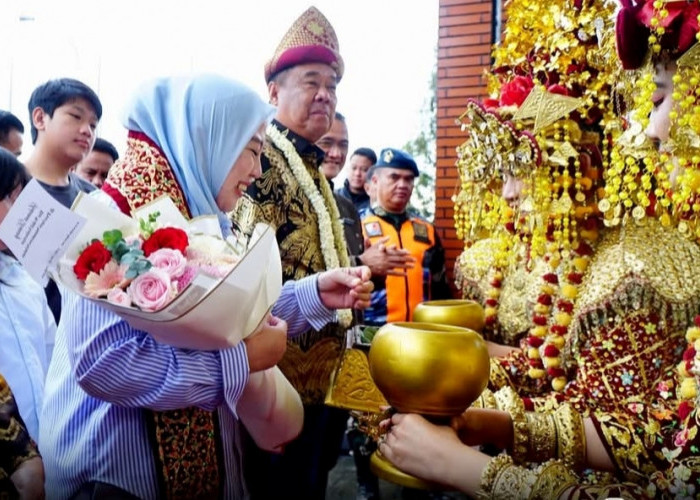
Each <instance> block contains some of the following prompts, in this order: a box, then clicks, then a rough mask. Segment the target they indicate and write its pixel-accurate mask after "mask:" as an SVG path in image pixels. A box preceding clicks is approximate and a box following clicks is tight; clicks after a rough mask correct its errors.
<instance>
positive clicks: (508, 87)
mask: <svg viewBox="0 0 700 500" xmlns="http://www.w3.org/2000/svg"><path fill="white" fill-rule="evenodd" d="M534 86H535V84H534V83H532V79H531V78H530V77H527V76H516V77H515V78H513V80H511V81H510V82H508V83H506V84H504V85H503V87H501V99H500V102H501V106H512V105H515V106H520V105H521V104H522V103H523V101H525V99H526V98H527V96H528V95H529V94H530V91H531V90H532V88H533V87H534Z"/></svg>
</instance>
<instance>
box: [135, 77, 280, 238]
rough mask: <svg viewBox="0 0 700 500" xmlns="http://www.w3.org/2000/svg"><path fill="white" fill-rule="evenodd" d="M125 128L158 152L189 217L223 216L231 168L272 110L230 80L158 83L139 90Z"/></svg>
mask: <svg viewBox="0 0 700 500" xmlns="http://www.w3.org/2000/svg"><path fill="white" fill-rule="evenodd" d="M128 110H129V111H128V114H127V116H126V120H125V123H124V125H125V126H126V127H127V128H128V129H129V130H134V131H137V132H143V133H144V134H146V135H147V136H148V137H149V138H150V139H151V140H152V141H153V142H155V143H156V144H157V145H158V146H159V147H160V149H161V150H162V151H163V153H165V156H166V157H167V159H168V162H169V163H170V166H171V167H172V169H173V172H174V174H175V177H176V178H177V181H178V182H179V183H180V186H181V187H182V190H183V191H184V193H185V198H186V200H187V205H188V206H189V209H190V212H191V213H192V216H193V217H197V216H200V215H212V214H214V215H217V216H218V218H219V223H220V224H221V228H222V230H223V231H224V235H228V234H230V233H231V224H230V221H229V220H228V218H227V217H226V214H225V213H224V212H222V211H221V210H220V209H219V207H218V206H217V205H216V196H217V195H218V194H219V191H220V190H221V188H222V186H223V185H224V181H225V180H226V177H227V176H228V174H229V172H230V171H231V167H233V164H234V163H235V161H236V160H237V159H238V157H239V156H240V154H241V153H242V152H243V150H244V148H245V146H246V145H247V144H248V142H249V141H250V139H251V138H252V137H253V134H255V132H256V131H257V129H258V128H259V127H260V125H262V124H263V122H265V123H268V122H269V121H270V120H271V119H272V116H273V114H274V112H275V108H274V107H273V106H271V105H269V104H267V103H265V102H264V101H263V100H262V99H261V98H260V96H258V94H257V93H256V92H255V91H253V90H252V89H250V88H248V87H246V86H245V85H243V84H241V83H238V82H236V81H234V80H230V79H228V78H224V77H222V76H216V75H201V76H194V77H169V78H160V79H157V80H153V81H150V82H148V83H146V84H144V85H142V86H141V87H140V88H139V89H138V90H137V91H136V94H135V96H134V98H133V99H132V102H131V104H130V106H129V107H128Z"/></svg>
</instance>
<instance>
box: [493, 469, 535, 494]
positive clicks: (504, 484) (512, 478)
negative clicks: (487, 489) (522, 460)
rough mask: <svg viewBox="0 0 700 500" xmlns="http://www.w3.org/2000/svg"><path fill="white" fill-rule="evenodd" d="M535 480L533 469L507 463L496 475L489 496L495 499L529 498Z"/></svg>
mask: <svg viewBox="0 0 700 500" xmlns="http://www.w3.org/2000/svg"><path fill="white" fill-rule="evenodd" d="M535 480H536V477H535V474H534V473H533V471H529V470H527V469H525V468H524V467H519V466H517V465H509V466H508V467H505V468H503V469H501V473H500V474H498V475H497V476H496V481H495V482H494V485H493V491H492V492H491V497H490V498H492V499H497V500H512V499H525V498H529V497H530V492H531V491H532V485H533V484H534V482H535Z"/></svg>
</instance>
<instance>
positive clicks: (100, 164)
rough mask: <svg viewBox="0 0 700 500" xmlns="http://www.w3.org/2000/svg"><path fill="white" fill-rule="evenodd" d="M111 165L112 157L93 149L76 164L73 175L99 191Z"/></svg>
mask: <svg viewBox="0 0 700 500" xmlns="http://www.w3.org/2000/svg"><path fill="white" fill-rule="evenodd" d="M113 164H114V160H113V159H112V155H110V154H107V153H104V152H102V151H95V150H94V149H93V150H92V151H90V153H89V154H88V155H87V156H86V157H85V159H84V160H83V161H81V162H80V163H78V166H77V167H76V169H75V173H76V174H78V176H79V177H82V178H83V179H85V180H86V181H88V182H89V183H90V184H92V185H93V186H95V187H96V188H98V189H99V188H101V187H102V184H104V182H105V180H106V179H107V174H108V173H109V169H110V168H111V167H112V165H113Z"/></svg>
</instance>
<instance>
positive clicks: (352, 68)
mask: <svg viewBox="0 0 700 500" xmlns="http://www.w3.org/2000/svg"><path fill="white" fill-rule="evenodd" d="M311 2H312V0H245V1H243V0H226V1H224V0H196V1H192V0H138V1H135V0H2V9H0V44H1V45H0V46H2V47H3V48H4V49H3V50H1V51H0V109H9V110H11V111H12V112H13V113H15V114H16V115H17V116H18V117H19V118H20V119H21V120H22V121H23V123H24V125H25V127H26V130H25V132H26V133H25V148H24V151H23V155H22V157H21V158H20V159H26V158H27V157H28V156H29V155H30V154H31V144H30V143H31V139H30V134H29V113H28V110H27V102H28V100H29V96H30V94H31V92H32V90H33V89H34V88H35V87H36V86H38V85H40V84H41V83H43V82H45V81H46V80H49V79H51V78H58V77H73V78H77V79H79V80H82V81H83V82H85V83H87V84H88V85H90V86H91V87H92V88H93V89H94V90H95V91H96V92H97V93H98V95H99V96H100V99H101V101H102V105H103V108H104V112H103V116H102V120H101V122H100V124H99V127H98V135H99V136H100V137H104V138H105V139H107V140H109V141H110V142H112V143H113V144H114V145H115V146H116V147H117V149H118V150H119V151H120V152H121V151H123V150H124V147H125V139H126V131H125V130H124V128H123V126H122V124H121V119H122V116H123V114H124V112H125V106H126V104H127V103H128V99H129V97H130V95H131V94H132V92H133V90H134V89H135V88H136V87H137V86H138V85H139V84H140V83H141V82H143V81H144V80H147V79H149V78H153V77H158V76H166V75H175V74H188V73H197V72H215V73H219V74H222V75H225V76H229V77H232V78H235V79H238V80H240V81H242V82H244V83H246V84H248V85H249V86H251V87H252V88H254V89H255V90H256V91H258V92H259V93H260V95H261V96H263V97H264V98H265V99H267V87H266V85H265V81H264V77H263V65H264V63H265V61H266V60H267V59H269V58H270V57H271V56H272V54H273V53H274V50H275V48H276V47H277V44H278V43H279V41H280V39H281V38H282V36H283V35H284V33H285V32H286V31H287V29H288V28H289V26H291V24H292V22H293V21H294V20H295V19H296V18H297V17H298V16H299V15H300V14H301V13H302V12H303V11H304V10H306V8H308V7H309V6H311V5H315V6H316V7H317V8H318V9H319V10H321V12H322V13H323V14H324V15H325V16H326V17H327V18H328V19H329V21H330V22H331V24H332V25H333V27H334V28H335V31H336V34H337V35H338V39H339V43H340V52H341V55H342V56H343V59H344V60H345V75H344V76H343V79H342V81H341V82H340V84H339V86H338V106H337V110H338V111H340V112H341V113H343V114H344V115H345V116H346V121H347V124H348V129H349V135H350V149H351V151H352V150H353V149H356V148H358V147H361V146H369V147H372V148H373V149H375V150H377V152H378V151H379V150H380V149H381V148H383V147H402V146H403V145H404V144H405V143H406V142H408V141H410V140H412V139H413V138H415V137H416V136H417V135H418V133H419V131H420V130H421V129H422V128H423V127H424V126H425V122H426V118H425V116H424V114H423V113H421V110H423V109H424V107H425V103H426V100H427V98H428V96H429V92H430V77H431V73H432V72H433V70H434V69H435V65H436V46H437V35H438V14H439V12H438V1H437V0H418V1H416V2H406V1H405V0H313V3H311Z"/></svg>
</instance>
